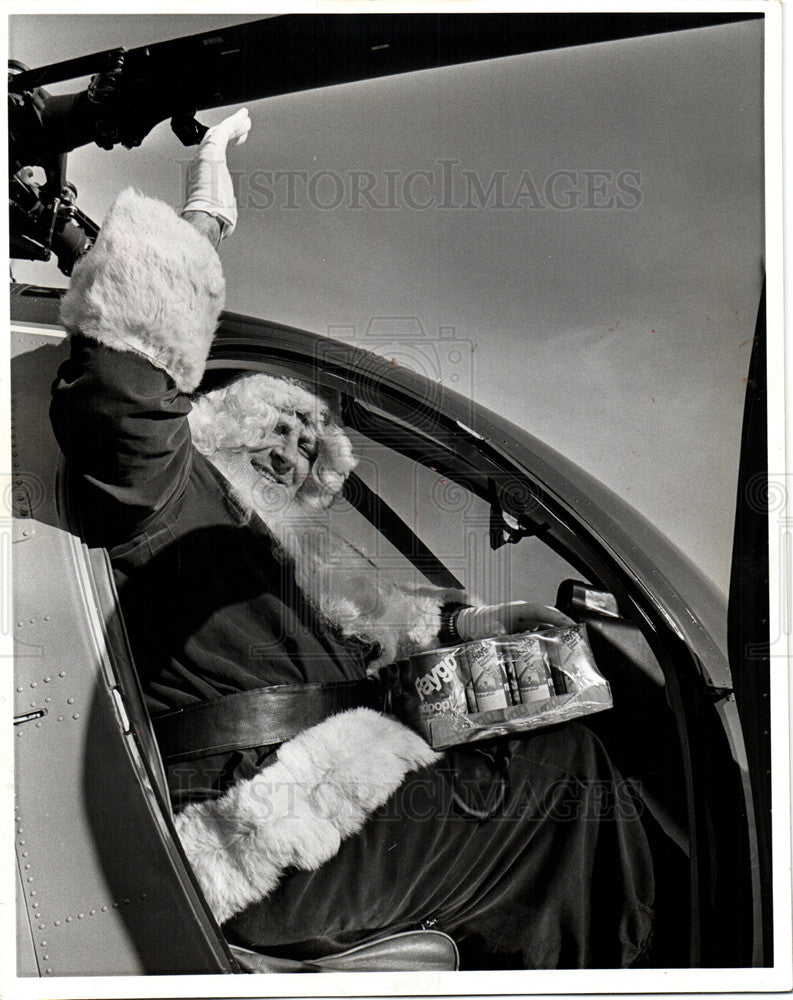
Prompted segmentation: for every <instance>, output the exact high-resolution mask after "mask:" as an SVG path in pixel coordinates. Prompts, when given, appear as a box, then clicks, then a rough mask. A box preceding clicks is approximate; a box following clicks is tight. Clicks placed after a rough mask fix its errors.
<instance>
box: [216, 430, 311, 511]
mask: <svg viewBox="0 0 793 1000" xmlns="http://www.w3.org/2000/svg"><path fill="white" fill-rule="evenodd" d="M316 454H317V440H316V435H315V434H314V432H313V431H312V430H311V429H310V428H309V427H307V426H306V424H305V423H304V422H303V421H302V420H301V419H300V418H299V417H298V416H296V415H295V414H291V413H282V414H281V415H280V416H279V418H278V421H277V422H276V424H275V426H274V427H272V428H271V429H270V430H268V431H267V432H266V434H265V435H264V438H263V439H262V440H261V441H260V442H258V443H257V445H256V446H255V447H247V446H246V447H243V448H234V449H230V450H227V451H223V452H221V453H218V454H217V455H216V459H215V460H216V464H217V465H218V466H219V467H220V468H221V470H222V471H223V472H224V473H225V474H226V476H227V477H228V478H229V479H230V480H231V483H232V485H233V486H235V487H236V488H237V490H238V491H239V492H240V493H242V494H243V495H244V496H245V497H246V499H249V500H250V502H251V505H252V506H253V507H254V508H255V509H256V510H258V511H259V512H260V513H264V514H266V513H268V512H271V513H272V514H278V513H282V512H283V511H284V510H285V509H286V508H287V507H288V506H289V504H290V503H291V502H292V501H293V500H294V499H295V497H296V496H297V493H298V491H299V490H300V487H301V486H302V485H303V483H304V482H305V480H306V479H307V478H308V477H309V476H310V475H311V467H312V465H313V463H314V460H315V458H316Z"/></svg>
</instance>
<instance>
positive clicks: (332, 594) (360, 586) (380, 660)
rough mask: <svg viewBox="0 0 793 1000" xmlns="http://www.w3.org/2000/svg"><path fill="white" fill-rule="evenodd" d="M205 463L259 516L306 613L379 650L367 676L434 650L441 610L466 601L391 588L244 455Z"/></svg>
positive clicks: (434, 591) (323, 516)
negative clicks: (309, 611)
mask: <svg viewBox="0 0 793 1000" xmlns="http://www.w3.org/2000/svg"><path fill="white" fill-rule="evenodd" d="M211 461H212V462H213V464H214V465H215V466H216V468H217V469H218V470H219V471H220V472H222V473H223V475H224V476H225V477H226V479H227V480H228V481H229V484H230V486H231V489H232V493H233V495H234V497H235V498H236V500H237V501H238V503H240V504H241V505H242V506H243V509H244V510H245V512H246V513H247V514H248V515H250V514H251V513H253V512H255V513H256V514H258V515H259V517H261V519H262V520H263V521H264V523H265V524H266V525H267V527H268V528H269V530H270V531H271V532H272V533H273V535H274V536H275V538H276V539H277V541H278V542H279V544H280V546H281V549H282V551H283V553H285V554H286V556H287V558H288V559H289V560H290V561H291V563H292V564H293V566H294V570H295V578H296V580H297V584H298V586H299V587H300V589H301V590H302V592H303V594H304V595H305V597H306V598H307V600H308V601H309V603H310V604H311V605H312V607H313V608H314V609H315V610H316V611H317V612H318V613H319V614H320V615H321V616H322V617H323V618H324V619H325V620H326V621H328V622H329V623H330V624H332V625H333V626H335V627H336V628H337V629H339V631H340V632H341V633H342V634H343V635H344V636H347V637H355V638H357V639H360V640H362V641H363V642H365V643H370V644H373V645H375V646H376V647H379V651H378V652H377V653H376V655H375V658H374V659H372V661H371V662H370V663H369V672H370V673H375V672H376V671H377V670H378V669H379V668H380V667H381V666H382V665H384V664H386V663H391V662H393V661H394V660H396V659H397V658H398V657H402V656H408V655H410V654H411V653H414V652H417V651H418V650H420V649H431V648H433V647H435V646H437V645H438V628H439V625H440V608H441V606H442V605H443V604H445V603H446V602H447V601H465V600H466V597H465V594H464V593H463V592H462V591H459V590H446V589H443V588H441V587H435V586H433V585H432V584H429V583H424V584H420V585H403V584H396V583H394V581H393V580H392V578H391V575H390V574H389V573H387V572H385V571H384V570H382V569H380V568H378V567H377V566H376V565H375V564H374V563H373V562H372V561H371V560H370V559H368V558H367V557H366V556H365V555H364V554H363V553H362V552H360V551H359V550H358V549H357V548H355V546H353V545H351V544H350V543H349V542H348V541H346V540H345V539H344V538H342V537H341V536H340V535H339V534H338V533H337V532H335V531H333V529H332V528H331V526H330V520H329V515H328V512H327V510H323V509H318V508H315V507H312V506H309V505H308V504H306V503H304V502H302V501H301V500H300V499H299V495H298V496H297V497H295V496H293V494H292V491H291V490H290V489H289V488H288V487H284V486H279V485H278V484H275V483H270V482H268V481H267V480H266V479H263V478H262V476H261V475H260V474H259V473H258V472H257V471H256V470H255V469H254V468H253V466H252V465H251V463H250V459H249V458H248V457H247V456H246V455H245V454H244V453H235V452H216V453H215V454H214V455H213V456H212V457H211Z"/></svg>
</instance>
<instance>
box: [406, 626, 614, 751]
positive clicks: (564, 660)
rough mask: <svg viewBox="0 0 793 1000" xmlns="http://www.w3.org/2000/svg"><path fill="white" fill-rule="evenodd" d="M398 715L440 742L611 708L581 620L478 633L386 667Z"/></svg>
mask: <svg viewBox="0 0 793 1000" xmlns="http://www.w3.org/2000/svg"><path fill="white" fill-rule="evenodd" d="M388 671H389V673H388V679H389V686H390V689H391V704H392V709H393V711H394V713H395V714H396V715H399V716H401V717H402V718H403V719H404V720H405V721H406V722H408V723H409V724H410V725H412V726H413V728H415V729H417V730H418V731H419V732H420V733H421V734H422V735H423V736H424V738H425V739H426V740H427V742H428V743H429V744H430V745H431V746H433V747H436V748H438V749H442V748H443V747H449V746H454V745H455V744H458V743H468V742H471V741H473V740H479V739H485V738H488V737H493V736H502V735H507V734H509V733H519V732H525V731H527V730H531V729H539V728H541V727H542V726H551V725H555V724H556V723H559V722H565V721H567V720H568V719H574V718H577V717H578V716H581V715H589V714H590V713H592V712H601V711H603V710H604V709H607V708H611V707H612V704H613V702H612V698H611V690H610V688H609V685H608V682H607V681H606V680H605V678H604V677H603V675H602V674H601V673H600V671H599V670H598V668H597V666H596V665H595V660H594V657H593V655H592V650H591V649H590V647H589V642H588V640H587V635H586V626H585V625H570V626H563V627H561V628H550V629H545V630H543V631H541V632H526V633H523V634H521V635H510V636H501V637H498V638H492V639H480V640H477V641H476V642H467V643H463V644H461V645H459V646H450V647H448V648H445V649H433V650H429V651H428V652H422V653H416V654H415V655H413V656H411V657H409V658H407V659H404V660H398V661H397V662H396V663H394V664H391V665H390V666H389V668H388Z"/></svg>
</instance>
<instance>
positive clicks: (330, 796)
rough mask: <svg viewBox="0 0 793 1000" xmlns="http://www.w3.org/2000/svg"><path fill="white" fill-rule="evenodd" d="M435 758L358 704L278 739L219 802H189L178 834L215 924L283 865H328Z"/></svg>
mask: <svg viewBox="0 0 793 1000" xmlns="http://www.w3.org/2000/svg"><path fill="white" fill-rule="evenodd" d="M439 759H440V755H439V754H437V753H436V752H435V751H434V750H432V749H431V747H429V746H428V744H427V743H425V742H424V740H423V739H422V738H421V737H420V736H419V735H418V734H417V733H414V732H413V731H412V730H411V729H408V728H407V727H406V726H403V725H402V724H401V723H400V722H397V720H396V719H392V718H389V717H388V716H386V715H381V714H380V713H378V712H374V711H372V710H371V709H368V708H356V709H352V710H351V711H348V712H342V713H340V714H339V715H334V716H331V717H330V718H328V719H325V720H324V721H323V722H321V723H319V724H318V725H316V726H312V727H311V728H310V729H307V730H306V731H305V732H303V733H300V735H299V736H296V737H295V738H294V739H292V740H289V741H288V742H287V743H284V745H283V746H282V747H281V748H280V750H279V751H278V756H277V759H276V762H275V763H274V764H272V765H270V766H269V767H266V768H264V769H263V770H262V771H261V772H260V773H259V774H257V775H256V776H255V777H254V778H251V779H249V780H246V781H241V782H239V783H238V784H236V785H234V787H233V788H231V789H230V790H229V791H228V792H226V794H225V795H223V796H222V797H221V798H219V799H215V800H214V801H211V802H198V803H193V804H192V805H189V806H188V807H187V808H186V809H185V810H184V811H183V812H181V813H180V814H179V815H178V816H177V817H176V829H177V831H178V833H179V837H180V838H181V841H182V845H183V846H184V849H185V853H186V854H187V857H188V859H189V861H190V864H191V865H192V867H193V870H194V871H195V873H196V876H197V877H198V880H199V882H200V884H201V886H202V888H203V890H204V894H205V896H206V898H207V902H208V903H209V906H210V908H211V909H212V912H213V913H214V914H215V917H216V918H217V920H218V922H219V923H223V922H224V921H226V920H228V919H229V918H230V917H232V916H233V915H234V914H235V913H239V912H240V911H241V910H243V909H244V908H245V907H246V906H249V905H250V904H251V903H255V902H258V901H260V900H262V899H264V898H265V897H266V896H267V895H269V893H271V892H272V891H273V889H274V888H275V886H276V884H277V882H278V878H279V877H280V875H281V873H282V872H283V871H284V870H285V869H286V868H289V867H294V868H302V869H304V870H307V871H312V870H313V869H315V868H318V867H319V866H320V865H321V864H323V863H324V862H325V861H328V860H329V859H330V858H332V857H333V856H334V854H336V852H337V851H338V849H339V845H340V843H341V841H342V840H343V839H344V838H345V837H349V836H350V835H351V834H353V833H356V832H357V831H358V830H360V829H361V827H362V826H363V825H364V823H365V821H366V819H367V817H368V816H369V814H370V813H371V812H372V811H373V810H375V809H377V808H378V807H379V806H381V805H383V803H384V802H386V800H387V799H388V798H389V796H390V795H391V794H392V793H393V792H395V791H396V789H397V788H398V787H399V786H400V784H401V783H402V780H403V779H404V777H405V775H406V774H407V773H408V772H409V771H412V770H415V769H417V768H420V767H424V766H427V765H429V764H433V763H435V762H436V761H437V760H439Z"/></svg>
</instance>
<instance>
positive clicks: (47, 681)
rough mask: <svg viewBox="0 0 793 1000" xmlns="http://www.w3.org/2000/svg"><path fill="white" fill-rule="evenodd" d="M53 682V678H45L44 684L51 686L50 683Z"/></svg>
mask: <svg viewBox="0 0 793 1000" xmlns="http://www.w3.org/2000/svg"><path fill="white" fill-rule="evenodd" d="M51 680H52V678H51V677H45V678H44V683H45V684H49V682H50V681H51Z"/></svg>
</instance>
